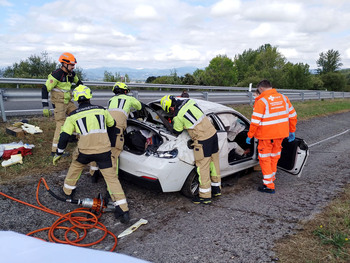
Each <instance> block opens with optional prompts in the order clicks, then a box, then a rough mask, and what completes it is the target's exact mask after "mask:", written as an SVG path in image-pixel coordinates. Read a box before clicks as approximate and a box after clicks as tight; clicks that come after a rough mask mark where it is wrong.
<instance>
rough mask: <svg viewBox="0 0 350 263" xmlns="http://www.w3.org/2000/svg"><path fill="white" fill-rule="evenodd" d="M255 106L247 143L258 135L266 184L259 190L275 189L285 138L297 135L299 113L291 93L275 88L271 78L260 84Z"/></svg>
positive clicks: (260, 158)
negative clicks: (292, 101) (290, 99)
mask: <svg viewBox="0 0 350 263" xmlns="http://www.w3.org/2000/svg"><path fill="white" fill-rule="evenodd" d="M257 93H258V97H256V98H255V103H254V110H253V114H252V118H251V123H250V128H249V132H248V137H247V139H246V143H248V144H250V143H251V139H252V138H253V137H255V138H256V139H258V140H259V144H258V152H259V163H260V166H261V171H262V174H263V185H262V186H259V188H258V190H259V191H260V192H265V193H271V194H274V193H275V184H274V180H275V179H276V172H277V163H278V160H279V159H280V157H281V151H282V141H283V139H284V138H287V137H288V141H289V142H292V141H294V139H295V130H296V124H297V113H296V111H295V109H294V107H293V106H292V104H291V103H290V101H289V99H288V97H287V96H285V95H283V94H280V93H278V92H277V91H276V89H273V88H272V86H271V83H270V82H269V81H268V80H262V81H260V82H259V84H258V86H257Z"/></svg>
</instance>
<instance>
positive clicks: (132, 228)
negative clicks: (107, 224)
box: [118, 218, 148, 238]
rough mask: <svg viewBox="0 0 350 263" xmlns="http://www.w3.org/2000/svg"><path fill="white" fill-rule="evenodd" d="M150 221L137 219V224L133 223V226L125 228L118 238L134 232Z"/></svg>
mask: <svg viewBox="0 0 350 263" xmlns="http://www.w3.org/2000/svg"><path fill="white" fill-rule="evenodd" d="M147 223H148V221H147V220H146V219H143V218H141V219H140V220H139V221H137V222H136V223H135V224H133V225H132V226H131V227H129V228H127V229H125V230H124V231H123V232H122V233H120V234H119V236H118V238H121V237H124V236H127V235H129V234H131V233H132V232H134V231H135V230H136V229H138V228H139V226H141V225H144V224H147Z"/></svg>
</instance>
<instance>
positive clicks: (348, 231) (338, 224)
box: [275, 185, 350, 263]
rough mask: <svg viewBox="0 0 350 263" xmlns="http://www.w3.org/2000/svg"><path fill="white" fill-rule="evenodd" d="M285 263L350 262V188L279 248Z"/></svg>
mask: <svg viewBox="0 0 350 263" xmlns="http://www.w3.org/2000/svg"><path fill="white" fill-rule="evenodd" d="M275 252H276V254H277V256H278V258H279V262H283V263H296V262H305V263H321V262H322V263H323V262H327V263H340V262H343V263H345V262H350V185H348V186H347V187H346V189H345V191H344V192H343V193H342V194H341V195H340V196H338V197H337V198H336V199H334V200H333V201H332V202H331V204H329V205H328V206H327V207H326V208H325V209H324V210H323V211H322V213H320V214H318V215H317V216H316V217H315V218H314V219H313V220H311V221H308V222H305V223H304V224H303V228H302V230H300V231H298V232H297V233H296V234H295V235H294V236H291V237H288V238H286V239H283V240H281V241H280V242H279V243H278V244H277V245H276V247H275Z"/></svg>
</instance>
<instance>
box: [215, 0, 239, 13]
mask: <svg viewBox="0 0 350 263" xmlns="http://www.w3.org/2000/svg"><path fill="white" fill-rule="evenodd" d="M240 7H241V2H240V0H221V1H219V2H217V3H216V4H214V5H213V7H212V8H211V14H212V15H214V16H222V15H233V14H237V13H238V12H239V11H240Z"/></svg>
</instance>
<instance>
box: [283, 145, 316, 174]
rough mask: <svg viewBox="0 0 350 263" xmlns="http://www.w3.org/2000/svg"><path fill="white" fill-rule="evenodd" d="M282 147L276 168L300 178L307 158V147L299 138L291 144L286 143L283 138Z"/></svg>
mask: <svg viewBox="0 0 350 263" xmlns="http://www.w3.org/2000/svg"><path fill="white" fill-rule="evenodd" d="M282 147H283V148H282V152H281V158H280V159H279V161H278V164H277V166H278V168H280V169H281V170H283V171H285V172H287V173H289V174H292V175H297V176H298V177H300V176H301V173H302V171H303V168H304V165H305V163H306V160H307V158H308V156H309V147H308V145H307V144H306V143H305V141H304V140H303V139H301V138H295V140H294V141H293V142H288V139H287V138H285V139H284V140H283V142H282Z"/></svg>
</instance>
